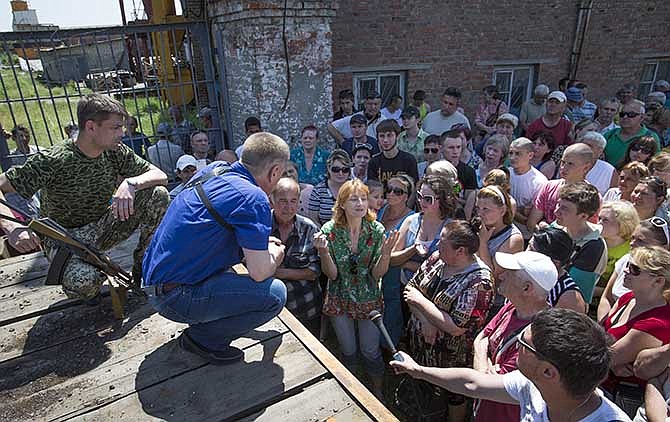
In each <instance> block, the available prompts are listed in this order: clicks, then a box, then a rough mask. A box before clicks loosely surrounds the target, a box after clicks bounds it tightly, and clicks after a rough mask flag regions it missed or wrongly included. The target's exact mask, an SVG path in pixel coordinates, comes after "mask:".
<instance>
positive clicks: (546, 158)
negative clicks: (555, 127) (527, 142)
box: [530, 130, 556, 180]
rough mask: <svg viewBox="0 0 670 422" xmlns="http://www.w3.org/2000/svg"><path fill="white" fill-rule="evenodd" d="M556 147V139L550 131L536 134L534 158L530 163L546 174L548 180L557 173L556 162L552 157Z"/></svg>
mask: <svg viewBox="0 0 670 422" xmlns="http://www.w3.org/2000/svg"><path fill="white" fill-rule="evenodd" d="M554 149H556V140H555V139H554V135H553V134H552V133H551V132H549V131H544V130H543V131H542V132H539V133H538V134H537V135H535V139H533V158H531V159H530V163H531V164H532V165H533V167H535V168H536V169H538V170H539V171H540V173H542V174H544V175H545V177H546V178H547V179H548V180H551V179H553V178H554V176H555V175H556V162H554V160H553V159H552V156H553V155H554Z"/></svg>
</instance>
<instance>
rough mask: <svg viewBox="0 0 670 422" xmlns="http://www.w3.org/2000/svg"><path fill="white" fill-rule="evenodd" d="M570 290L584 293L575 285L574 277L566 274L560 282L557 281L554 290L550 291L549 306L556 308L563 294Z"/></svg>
mask: <svg viewBox="0 0 670 422" xmlns="http://www.w3.org/2000/svg"><path fill="white" fill-rule="evenodd" d="M568 290H576V291H578V292H579V293H580V294H581V293H582V291H581V290H580V289H579V286H578V285H577V284H576V283H575V281H574V280H573V279H572V277H570V274H568V273H565V274H563V276H562V277H560V278H559V279H558V281H556V284H555V285H554V288H553V289H551V290H550V291H549V304H550V305H551V306H552V307H554V306H556V304H557V303H558V301H559V300H560V299H561V296H562V295H563V293H565V292H567V291H568Z"/></svg>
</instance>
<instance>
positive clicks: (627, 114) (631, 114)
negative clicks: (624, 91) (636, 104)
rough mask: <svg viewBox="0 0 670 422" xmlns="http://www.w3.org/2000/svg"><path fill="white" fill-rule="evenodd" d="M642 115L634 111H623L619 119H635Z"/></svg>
mask: <svg viewBox="0 0 670 422" xmlns="http://www.w3.org/2000/svg"><path fill="white" fill-rule="evenodd" d="M640 114H642V113H636V112H634V111H622V112H621V113H619V117H630V118H631V119H632V118H633V117H637V116H639V115H640Z"/></svg>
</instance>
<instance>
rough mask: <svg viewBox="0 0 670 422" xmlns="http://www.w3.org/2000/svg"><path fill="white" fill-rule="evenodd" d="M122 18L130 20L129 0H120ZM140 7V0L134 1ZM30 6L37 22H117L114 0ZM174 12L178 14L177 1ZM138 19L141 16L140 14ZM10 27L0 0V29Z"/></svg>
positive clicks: (48, 0) (32, 0)
mask: <svg viewBox="0 0 670 422" xmlns="http://www.w3.org/2000/svg"><path fill="white" fill-rule="evenodd" d="M123 3H124V5H125V8H126V17H127V19H128V20H133V0H123ZM135 4H136V6H137V7H138V8H139V9H140V10H141V9H143V5H142V0H135ZM28 5H29V6H30V8H31V9H35V10H37V18H38V19H39V21H40V23H51V24H55V25H58V26H60V27H61V28H72V27H81V26H101V25H103V26H104V25H121V11H120V10H119V1H118V0H28ZM176 5H177V13H181V8H180V7H179V6H180V4H179V1H177V2H176ZM140 18H142V16H140ZM11 30H12V8H11V6H10V4H9V0H0V31H11Z"/></svg>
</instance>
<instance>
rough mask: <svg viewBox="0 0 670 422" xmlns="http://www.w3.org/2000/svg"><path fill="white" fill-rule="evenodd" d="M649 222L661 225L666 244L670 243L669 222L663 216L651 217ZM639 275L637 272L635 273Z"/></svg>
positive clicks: (656, 225)
mask: <svg viewBox="0 0 670 422" xmlns="http://www.w3.org/2000/svg"><path fill="white" fill-rule="evenodd" d="M649 222H650V223H651V224H652V225H653V226H654V227H659V228H661V229H663V234H664V235H665V244H666V245H667V244H670V233H669V232H668V223H667V222H666V221H665V220H664V219H662V218H661V217H651V218H650V219H649ZM633 275H637V274H633Z"/></svg>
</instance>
